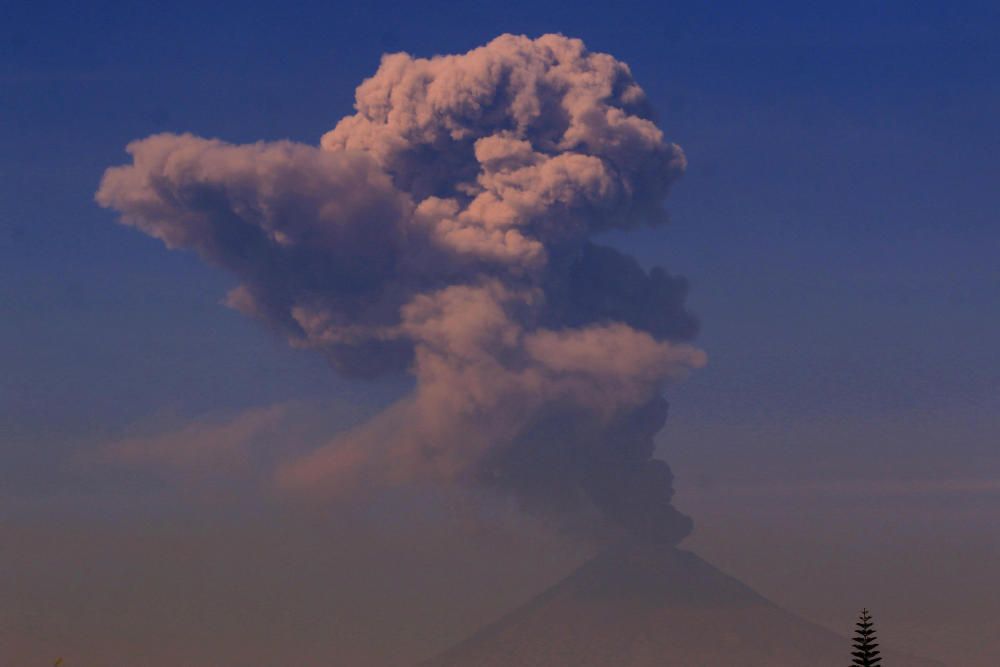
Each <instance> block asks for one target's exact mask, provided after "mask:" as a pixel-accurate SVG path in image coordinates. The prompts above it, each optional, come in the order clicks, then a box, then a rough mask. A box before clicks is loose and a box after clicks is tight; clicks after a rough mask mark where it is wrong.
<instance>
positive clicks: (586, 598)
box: [422, 543, 942, 667]
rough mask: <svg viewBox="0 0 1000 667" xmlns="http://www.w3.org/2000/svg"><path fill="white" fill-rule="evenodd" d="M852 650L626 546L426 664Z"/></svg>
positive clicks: (572, 666)
mask: <svg viewBox="0 0 1000 667" xmlns="http://www.w3.org/2000/svg"><path fill="white" fill-rule="evenodd" d="M850 651H851V643H850V640H849V639H847V638H846V637H841V636H840V635H838V634H836V633H834V632H832V631H830V630H827V629H826V628H823V627H821V626H819V625H816V624H814V623H810V622H809V621H806V620H804V619H802V618H800V617H798V616H795V615H794V614H792V613H790V612H788V611H785V610H784V609H782V608H780V607H778V606H777V605H775V604H774V603H772V602H770V601H769V600H767V599H765V598H764V597H762V596H761V595H759V594H758V593H756V592H754V591H753V590H751V589H750V588H749V587H748V586H746V585H744V584H743V583H741V582H739V581H737V580H736V579H734V578H732V577H730V576H728V575H726V574H724V573H722V572H720V571H719V570H718V569H716V568H715V567H713V566H711V565H709V564H708V563H706V562H705V561H703V560H702V559H701V558H699V557H698V556H696V555H695V554H693V553H691V552H689V551H684V550H681V549H673V548H663V547H655V548H654V547H651V546H644V545H639V544H635V543H622V544H619V545H617V546H615V547H613V548H611V549H609V550H607V551H605V552H603V553H602V554H600V555H599V556H597V557H596V558H594V559H593V560H591V561H589V562H587V563H585V564H584V565H583V566H581V567H580V568H579V569H578V570H576V571H575V572H574V573H572V574H571V575H570V576H568V577H567V578H565V579H563V580H562V581H561V582H559V583H557V584H556V585H554V586H553V587H551V588H549V589H548V590H547V591H545V592H543V593H541V594H540V595H538V596H537V597H535V598H534V599H533V600H531V601H530V602H528V603H527V604H525V605H524V606H522V607H520V608H518V609H516V610H514V611H513V612H511V613H510V614H508V615H506V616H505V617H503V618H501V619H500V620H499V621H497V622H496V623H493V624H492V625H489V626H487V627H486V628H484V629H482V630H481V631H479V632H478V633H476V634H475V635H473V636H472V637H470V638H469V639H467V640H465V641H464V642H462V643H460V644H459V645H457V646H455V647H454V648H452V649H450V650H448V651H447V652H445V653H444V654H442V655H440V656H438V657H436V658H433V659H431V660H429V661H427V662H425V663H423V665H422V667H654V666H655V667H666V666H675V667H757V666H758V665H759V666H761V667H764V666H765V665H766V666H767V667H793V666H794V667H802V666H803V665H809V667H827V666H829V667H844V665H846V664H848V663H849V662H850ZM885 663H886V665H890V666H891V667H942V665H941V663H939V662H934V661H930V660H923V659H918V658H913V657H909V656H905V655H900V654H894V653H892V652H891V651H887V652H886V653H885Z"/></svg>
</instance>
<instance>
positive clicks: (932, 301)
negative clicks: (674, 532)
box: [0, 1, 1000, 664]
mask: <svg viewBox="0 0 1000 667" xmlns="http://www.w3.org/2000/svg"><path fill="white" fill-rule="evenodd" d="M0 12H2V13H0V146H2V147H3V148H2V151H0V369H2V373H0V484H2V485H3V487H4V488H5V491H4V493H9V494H13V495H14V496H17V497H23V498H31V497H34V496H36V495H39V496H40V495H44V494H45V493H46V491H44V490H47V489H51V488H52V487H53V486H59V485H71V486H72V487H73V488H82V489H84V490H85V491H86V490H87V489H92V488H93V484H94V483H93V482H88V481H87V479H85V478H81V476H80V475H79V474H78V473H76V472H67V465H66V463H65V462H66V461H67V460H69V459H72V458H73V456H75V455H76V454H77V453H78V452H79V451H80V449H81V448H86V447H90V446H93V445H94V444H98V443H101V442H104V441H107V440H110V439H115V438H119V437H121V436H122V435H123V434H124V433H127V432H129V430H130V429H135V428H136V424H144V423H147V422H155V421H156V420H157V419H159V418H161V417H162V415H164V414H168V415H171V417H170V419H176V420H179V421H183V420H185V419H197V418H199V417H200V416H203V415H212V414H222V413H231V412H236V411H240V410H245V409H248V408H252V407H256V406H261V405H269V404H274V403H281V402H286V401H293V400H304V401H308V400H316V399H331V400H334V401H338V400H342V401H344V402H345V403H350V404H351V405H355V404H356V405H359V406H371V405H376V404H379V403H381V402H384V401H386V400H388V399H389V398H391V397H393V396H396V395H398V394H399V393H400V391H401V390H402V386H401V385H400V383H399V382H395V381H381V382H378V383H367V384H359V383H356V382H352V381H347V380H344V379H342V378H338V377H337V376H336V375H335V374H334V373H332V372H330V371H329V370H328V369H327V368H325V367H324V366H323V364H321V363H317V360H316V359H314V358H312V357H311V356H309V355H308V354H307V353H303V352H295V351H292V350H289V349H288V348H287V347H286V346H285V345H284V343H283V342H282V341H280V340H278V339H276V338H274V337H271V336H270V335H269V334H267V333H266V332H263V331H262V330H260V329H259V328H257V327H256V326H255V325H254V324H253V323H252V322H249V321H246V320H244V319H243V318H241V317H240V316H238V315H237V314H236V313H234V312H232V311H230V310H228V309H226V308H224V307H222V306H221V305H219V302H220V300H221V299H222V297H223V296H224V294H225V292H226V291H227V289H228V288H230V287H231V286H232V282H231V280H230V279H229V278H228V277H227V276H225V275H223V274H222V273H220V272H216V271H213V270H212V269H210V268H207V267H205V266H203V265H202V264H201V263H199V262H198V261H197V260H196V259H195V258H193V257H192V256H189V255H185V254H182V253H167V252H165V251H164V250H163V248H162V246H161V245H160V244H159V243H158V242H155V241H153V240H151V239H148V238H145V237H143V236H141V235H139V234H136V233H135V232H134V231H132V230H129V229H126V228H124V227H121V226H119V225H116V224H115V223H114V219H113V215H112V214H111V213H110V212H109V211H105V210H102V209H100V208H98V207H97V206H96V205H95V204H94V203H93V193H94V191H95V189H96V187H97V183H98V180H99V178H100V175H101V173H102V172H103V170H104V169H105V168H106V167H108V166H110V165H114V164H119V163H122V162H123V161H124V160H125V155H124V153H123V148H124V146H125V144H126V143H127V142H129V141H131V140H133V139H136V138H139V137H143V136H146V135H149V134H151V133H155V132H161V131H171V132H182V131H190V132H193V133H195V134H198V135H202V136H210V137H219V138H222V139H225V140H227V141H233V142H249V141H256V140H261V139H265V140H268V139H280V138H290V139H294V140H297V141H303V142H307V143H316V142H318V140H319V136H320V135H321V134H322V133H323V132H325V131H327V130H329V129H330V128H332V127H333V125H334V124H335V122H336V121H337V120H338V119H339V118H340V117H342V116H344V115H346V114H348V113H350V111H351V104H352V100H353V91H354V87H355V86H356V85H357V84H358V83H360V81H361V80H362V79H363V78H365V77H366V76H369V75H371V74H372V73H373V72H374V70H375V68H376V67H377V64H378V59H379V57H380V54H381V53H383V52H385V51H397V50H405V51H408V52H410V53H413V54H414V55H420V56H428V55H432V54H436V53H453V52H464V51H466V50H468V49H470V48H473V47H475V46H477V45H479V44H482V43H484V42H486V41H488V40H489V39H490V38H492V37H494V36H495V35H497V34H499V33H501V32H516V33H525V34H528V35H532V36H535V35H538V34H541V33H544V32H561V33H564V34H567V35H571V36H576V37H580V38H582V39H583V40H584V41H585V42H586V43H587V45H588V47H590V48H591V49H592V50H595V51H604V52H608V53H611V54H613V55H614V56H615V57H617V58H619V59H622V60H624V61H626V62H628V63H629V64H630V65H631V67H632V70H633V73H634V75H635V77H636V79H637V81H638V82H639V83H640V85H642V86H643V87H644V88H645V90H646V91H647V93H648V94H649V97H650V99H651V101H652V102H653V104H654V106H655V107H656V109H657V110H658V112H659V114H660V117H659V122H660V125H661V127H663V128H664V130H665V132H666V134H667V135H668V137H669V138H670V139H671V140H673V141H675V142H676V143H678V144H680V145H681V146H682V147H683V148H684V149H685V151H686V153H687V156H688V159H689V169H688V172H687V174H686V175H685V177H684V178H683V179H682V181H681V182H680V183H679V184H678V186H677V187H676V189H675V191H674V192H673V194H672V195H671V197H670V198H669V200H668V209H669V211H670V213H671V216H672V220H673V221H672V223H671V226H670V227H668V228H667V229H666V230H662V229H658V230H649V231H643V232H640V233H638V234H629V235H622V236H620V237H615V239H614V242H615V243H616V244H618V245H620V246H622V247H624V248H627V249H629V250H630V251H631V252H633V253H634V254H636V255H637V256H638V257H639V258H640V259H641V260H642V261H643V262H644V263H645V264H648V265H653V264H663V265H665V266H667V267H668V268H669V269H670V270H672V271H675V272H678V273H681V274H683V275H685V276H687V277H688V278H689V279H690V280H691V282H692V285H693V291H692V296H691V303H692V305H693V307H694V309H695V310H696V312H698V314H699V315H700V317H701V320H702V334H701V336H700V339H699V343H700V345H701V346H702V347H704V348H705V349H706V350H707V352H708V353H709V357H710V363H709V365H708V367H707V368H705V369H703V370H701V371H699V372H697V373H696V374H695V375H694V376H692V378H691V379H690V380H689V381H688V382H687V383H685V384H684V385H681V386H678V387H676V388H675V389H674V390H673V391H672V394H671V396H670V398H671V402H672V416H671V420H670V422H669V423H668V427H667V429H666V432H665V434H664V438H663V442H664V448H663V453H664V456H665V457H666V458H667V459H668V460H669V461H670V462H671V463H672V465H673V466H674V469H675V471H676V472H677V477H678V485H679V488H680V489H681V497H680V500H679V502H680V503H681V505H682V506H685V507H687V508H689V509H690V511H691V513H692V514H693V515H694V516H695V519H696V521H698V523H699V525H700V526H703V527H704V528H703V530H702V535H703V537H702V538H701V540H702V541H701V542H700V545H701V547H702V548H703V549H704V550H706V551H708V552H710V553H713V554H715V555H716V556H717V558H719V559H722V560H726V561H727V564H729V566H730V567H731V569H733V570H736V571H737V573H739V574H741V575H742V576H745V577H750V578H753V577H757V582H758V583H759V582H761V581H763V582H765V585H771V586H773V587H774V588H776V589H777V588H780V587H782V586H784V585H786V584H788V582H787V581H784V582H783V581H781V580H779V579H776V578H774V577H773V576H772V575H770V574H768V572H767V571H766V568H764V567H763V566H761V567H758V568H757V569H754V566H753V565H752V564H745V563H742V564H741V561H740V559H739V557H738V555H739V554H741V553H743V554H746V553H756V552H752V549H751V547H749V546H748V545H750V544H751V543H752V542H754V538H753V537H747V536H740V534H739V531H732V530H730V529H729V528H728V527H724V526H728V525H729V523H732V522H733V521H736V520H737V519H738V517H739V516H740V514H739V512H741V511H744V512H745V513H746V516H747V517H749V518H747V520H748V521H751V520H755V521H758V522H759V523H760V524H762V525H765V526H778V528H775V529H776V530H778V529H780V530H785V531H790V533H789V534H790V535H791V537H790V538H789V539H793V540H797V541H804V542H808V543H810V544H813V545H815V544H817V543H820V542H822V539H823V536H822V535H819V534H818V533H816V528H815V526H814V525H812V524H813V523H814V519H816V517H819V519H818V520H819V521H820V522H822V521H829V522H830V525H834V524H836V525H847V524H850V522H851V521H854V520H855V519H858V517H860V516H861V509H860V508H859V509H858V514H852V513H850V512H846V510H844V509H843V508H844V505H843V504H842V503H841V501H840V500H837V493H838V491H837V489H844V491H843V493H845V494H851V493H855V492H856V487H852V486H850V485H851V484H852V483H856V482H859V481H860V482H865V483H867V482H871V484H873V485H874V486H862V487H861V488H862V491H861V493H871V492H872V489H873V488H878V485H879V484H885V483H886V482H887V481H892V482H904V483H906V484H910V486H905V485H904V487H903V488H902V490H900V491H899V492H898V493H897V494H896V495H895V496H893V498H894V500H893V501H891V502H889V501H877V500H876V501H874V502H875V505H876V509H875V513H876V514H879V512H882V514H881V515H884V516H885V517H887V518H885V521H887V522H889V523H891V524H892V525H896V526H904V527H905V526H911V525H912V526H923V527H924V530H925V532H924V533H921V532H920V530H918V529H914V531H915V532H916V533H917V536H916V538H914V539H916V543H917V544H925V543H936V542H937V541H940V540H942V539H945V538H944V537H942V535H945V534H946V533H947V535H955V536H957V537H955V538H954V539H958V540H964V541H968V542H970V543H977V542H976V540H979V539H981V537H982V534H983V532H984V531H986V530H988V526H989V525H990V522H991V521H992V520H993V519H995V518H996V516H997V513H998V511H1000V495H998V493H997V490H996V488H995V487H994V488H993V489H992V491H990V490H989V489H988V487H987V490H986V491H984V490H983V487H982V485H980V486H976V484H978V483H981V482H990V481H995V480H996V479H997V477H998V475H1000V453H998V450H997V448H996V443H997V442H998V439H1000V422H998V420H997V416H996V415H997V414H998V408H1000V363H998V361H997V358H998V357H997V353H996V341H997V340H998V339H1000V308H997V305H998V299H1000V263H998V262H997V257H998V253H1000V221H998V220H997V211H998V210H1000V188H997V185H996V178H997V174H998V169H997V155H998V154H1000V125H998V124H997V121H996V119H997V117H998V114H1000V79H998V77H997V76H996V72H997V71H998V68H1000V40H998V36H1000V9H998V8H997V6H996V5H995V4H994V3H973V2H969V3H944V2H907V3H871V2H846V3H828V4H826V5H823V6H820V5H819V4H817V3H792V2H788V3H736V2H725V3H713V4H712V5H711V6H708V5H700V4H693V3H660V2H649V3H616V4H614V5H612V4H599V3H580V4H577V5H576V6H573V7H567V6H565V5H564V4H561V3H549V2H544V1H541V2H539V1H536V2H530V3H527V2H505V3H483V2H466V3H412V4H411V5H393V4H389V3H377V2H376V3H367V4H364V5H362V4H361V3H358V4H357V5H347V4H342V3H318V2H304V3H271V2H250V3H229V2H219V3H186V2H175V3H157V4H148V5H145V4H144V5H141V6H140V5H136V4H135V3H116V2H104V3H98V2H90V3H69V2H59V3H56V2H35V3H27V2H22V3H19V2H15V3H13V4H11V3H7V4H5V5H3V8H2V9H0ZM358 409H359V410H360V411H363V410H364V409H367V408H364V407H359V408H358ZM860 461H863V463H860ZM803 482H816V483H824V484H828V486H826V487H822V488H824V489H827V491H825V492H823V493H827V494H828V495H829V494H830V493H832V494H833V496H834V499H833V500H830V499H829V497H828V495H827V496H824V495H822V494H820V495H818V496H817V495H815V494H813V495H810V493H809V491H808V489H809V488H813V487H809V486H808V484H806V485H805V486H804V487H802V486H797V485H800V484H801V483H803ZM831 484H832V486H829V485H831ZM838 485H840V486H838ZM949 485H950V486H949ZM963 485H964V486H963ZM943 487H947V488H948V489H955V488H958V489H959V491H954V490H952V491H948V492H947V493H946V494H945V495H946V497H942V496H941V493H942V492H941V488H943ZM720 488H721V489H744V490H745V493H746V494H747V495H748V496H750V497H754V498H760V497H764V498H765V500H760V501H759V502H757V503H756V504H754V503H753V502H750V501H747V500H745V498H744V499H743V500H740V498H739V497H736V498H735V499H734V497H732V496H731V495H728V494H729V493H730V492H728V491H723V490H720ZM893 488H898V487H893ZM39 489H42V490H43V491H41V492H40V491H39ZM803 489H805V490H803ZM831 489H832V490H831ZM852 489H853V490H852ZM970 489H971V490H970ZM769 494H770V495H769ZM789 494H793V495H794V494H799V496H801V497H799V496H796V497H797V498H798V500H796V501H795V502H797V503H802V504H804V505H805V506H806V507H807V508H811V509H807V510H806V514H807V515H808V512H813V513H814V514H812V515H808V516H803V515H798V516H788V515H787V511H788V510H787V505H785V506H783V509H782V510H780V511H779V510H773V511H772V510H769V509H768V507H771V505H770V504H769V503H773V502H776V501H775V500H774V498H777V497H781V498H787V497H788V495H789ZM737 495H738V494H737ZM817 498H820V499H819V500H817ZM824 498H825V500H824ZM900 498H902V500H901V499H900ZM685 503H686V505H685ZM748 503H749V504H750V505H753V507H752V508H749V509H748V508H747V506H748ZM928 506H931V507H934V508H936V511H944V510H943V509H942V508H951V509H952V510H953V512H952V514H949V515H948V516H949V517H951V518H949V519H946V520H945V519H943V520H941V522H940V523H938V522H936V521H927V522H925V521H924V519H926V517H927V514H928ZM830 507H833V508H834V509H830ZM973 510H974V511H973ZM845 512H846V513H845ZM751 515H752V516H751ZM834 515H836V516H834ZM809 516H812V519H810V518H809ZM734 517H736V518H734ZM753 517H756V518H753ZM837 522H840V523H837ZM865 525H866V526H868V528H871V525H874V524H870V523H869V524H865ZM941 526H945V527H946V528H942V527H941ZM866 530H867V529H866ZM907 530H908V529H907ZM810 531H812V532H810ZM695 539H696V540H697V539H699V538H697V537H696V538H695ZM921 539H923V540H924V542H921V541H920V540H921ZM948 539H952V538H950V537H949V538H948ZM810 540H812V541H811V542H810ZM796 543H798V542H796ZM883 546H884V549H883V551H882V552H880V553H881V554H882V557H885V558H892V557H894V556H893V554H896V553H897V552H895V551H893V550H892V545H889V544H886V545H883ZM996 548H997V545H996V543H995V541H994V542H989V543H985V546H983V549H985V550H986V551H983V552H982V554H983V556H982V558H986V557H987V554H989V553H993V552H991V551H989V549H996ZM802 549H803V550H804V551H803V553H805V552H807V551H808V549H807V548H806V547H802ZM762 559H763V557H762ZM748 562H749V561H748ZM741 567H743V568H745V571H739V570H740V568H741ZM928 567H931V565H928ZM984 567H985V566H984ZM984 571H985V570H984ZM926 575H927V573H926V572H918V573H917V574H913V575H912V576H914V577H916V576H926ZM908 576H909V575H908ZM983 576H991V577H996V578H995V579H993V582H994V583H996V582H997V581H1000V573H997V572H996V571H995V570H992V571H989V572H988V573H987V574H983ZM769 577H770V578H769ZM806 579H808V577H806V576H805V575H803V576H802V581H798V584H801V586H806V584H804V583H803V582H804V581H805V580H806ZM908 582H910V580H906V581H904V580H900V581H899V582H898V586H899V589H904V588H906V586H907V585H908ZM796 590H798V591H800V592H801V591H803V590H806V589H805V588H801V587H800V588H799V589H796ZM812 592H813V593H815V591H812ZM791 595H792V597H793V598H794V599H795V600H796V601H797V603H798V604H800V606H805V605H807V604H808V602H807V598H808V597H809V596H807V595H806V594H805V593H802V594H801V595H799V596H798V597H796V594H795V593H792V594H791ZM887 595H888V593H887ZM818 597H822V596H817V595H814V596H813V597H812V598H809V599H817V598H818ZM824 599H825V598H824ZM953 603H954V605H955V607H956V608H960V607H961V606H962V604H961V601H953ZM837 604H839V603H837ZM845 604H846V603H845ZM976 604H979V603H978V602H977V603H976ZM983 604H985V603H983ZM829 609H836V610H837V611H839V607H836V604H835V603H834V602H830V605H828V606H827V607H823V608H821V607H820V606H819V605H818V603H817V607H816V608H815V609H812V608H811V609H809V611H810V613H812V614H813V615H814V617H820V616H822V615H823V614H826V613H829V614H830V615H831V616H832V614H833V612H832V611H829ZM968 664H973V662H968ZM983 664H985V663H983Z"/></svg>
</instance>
